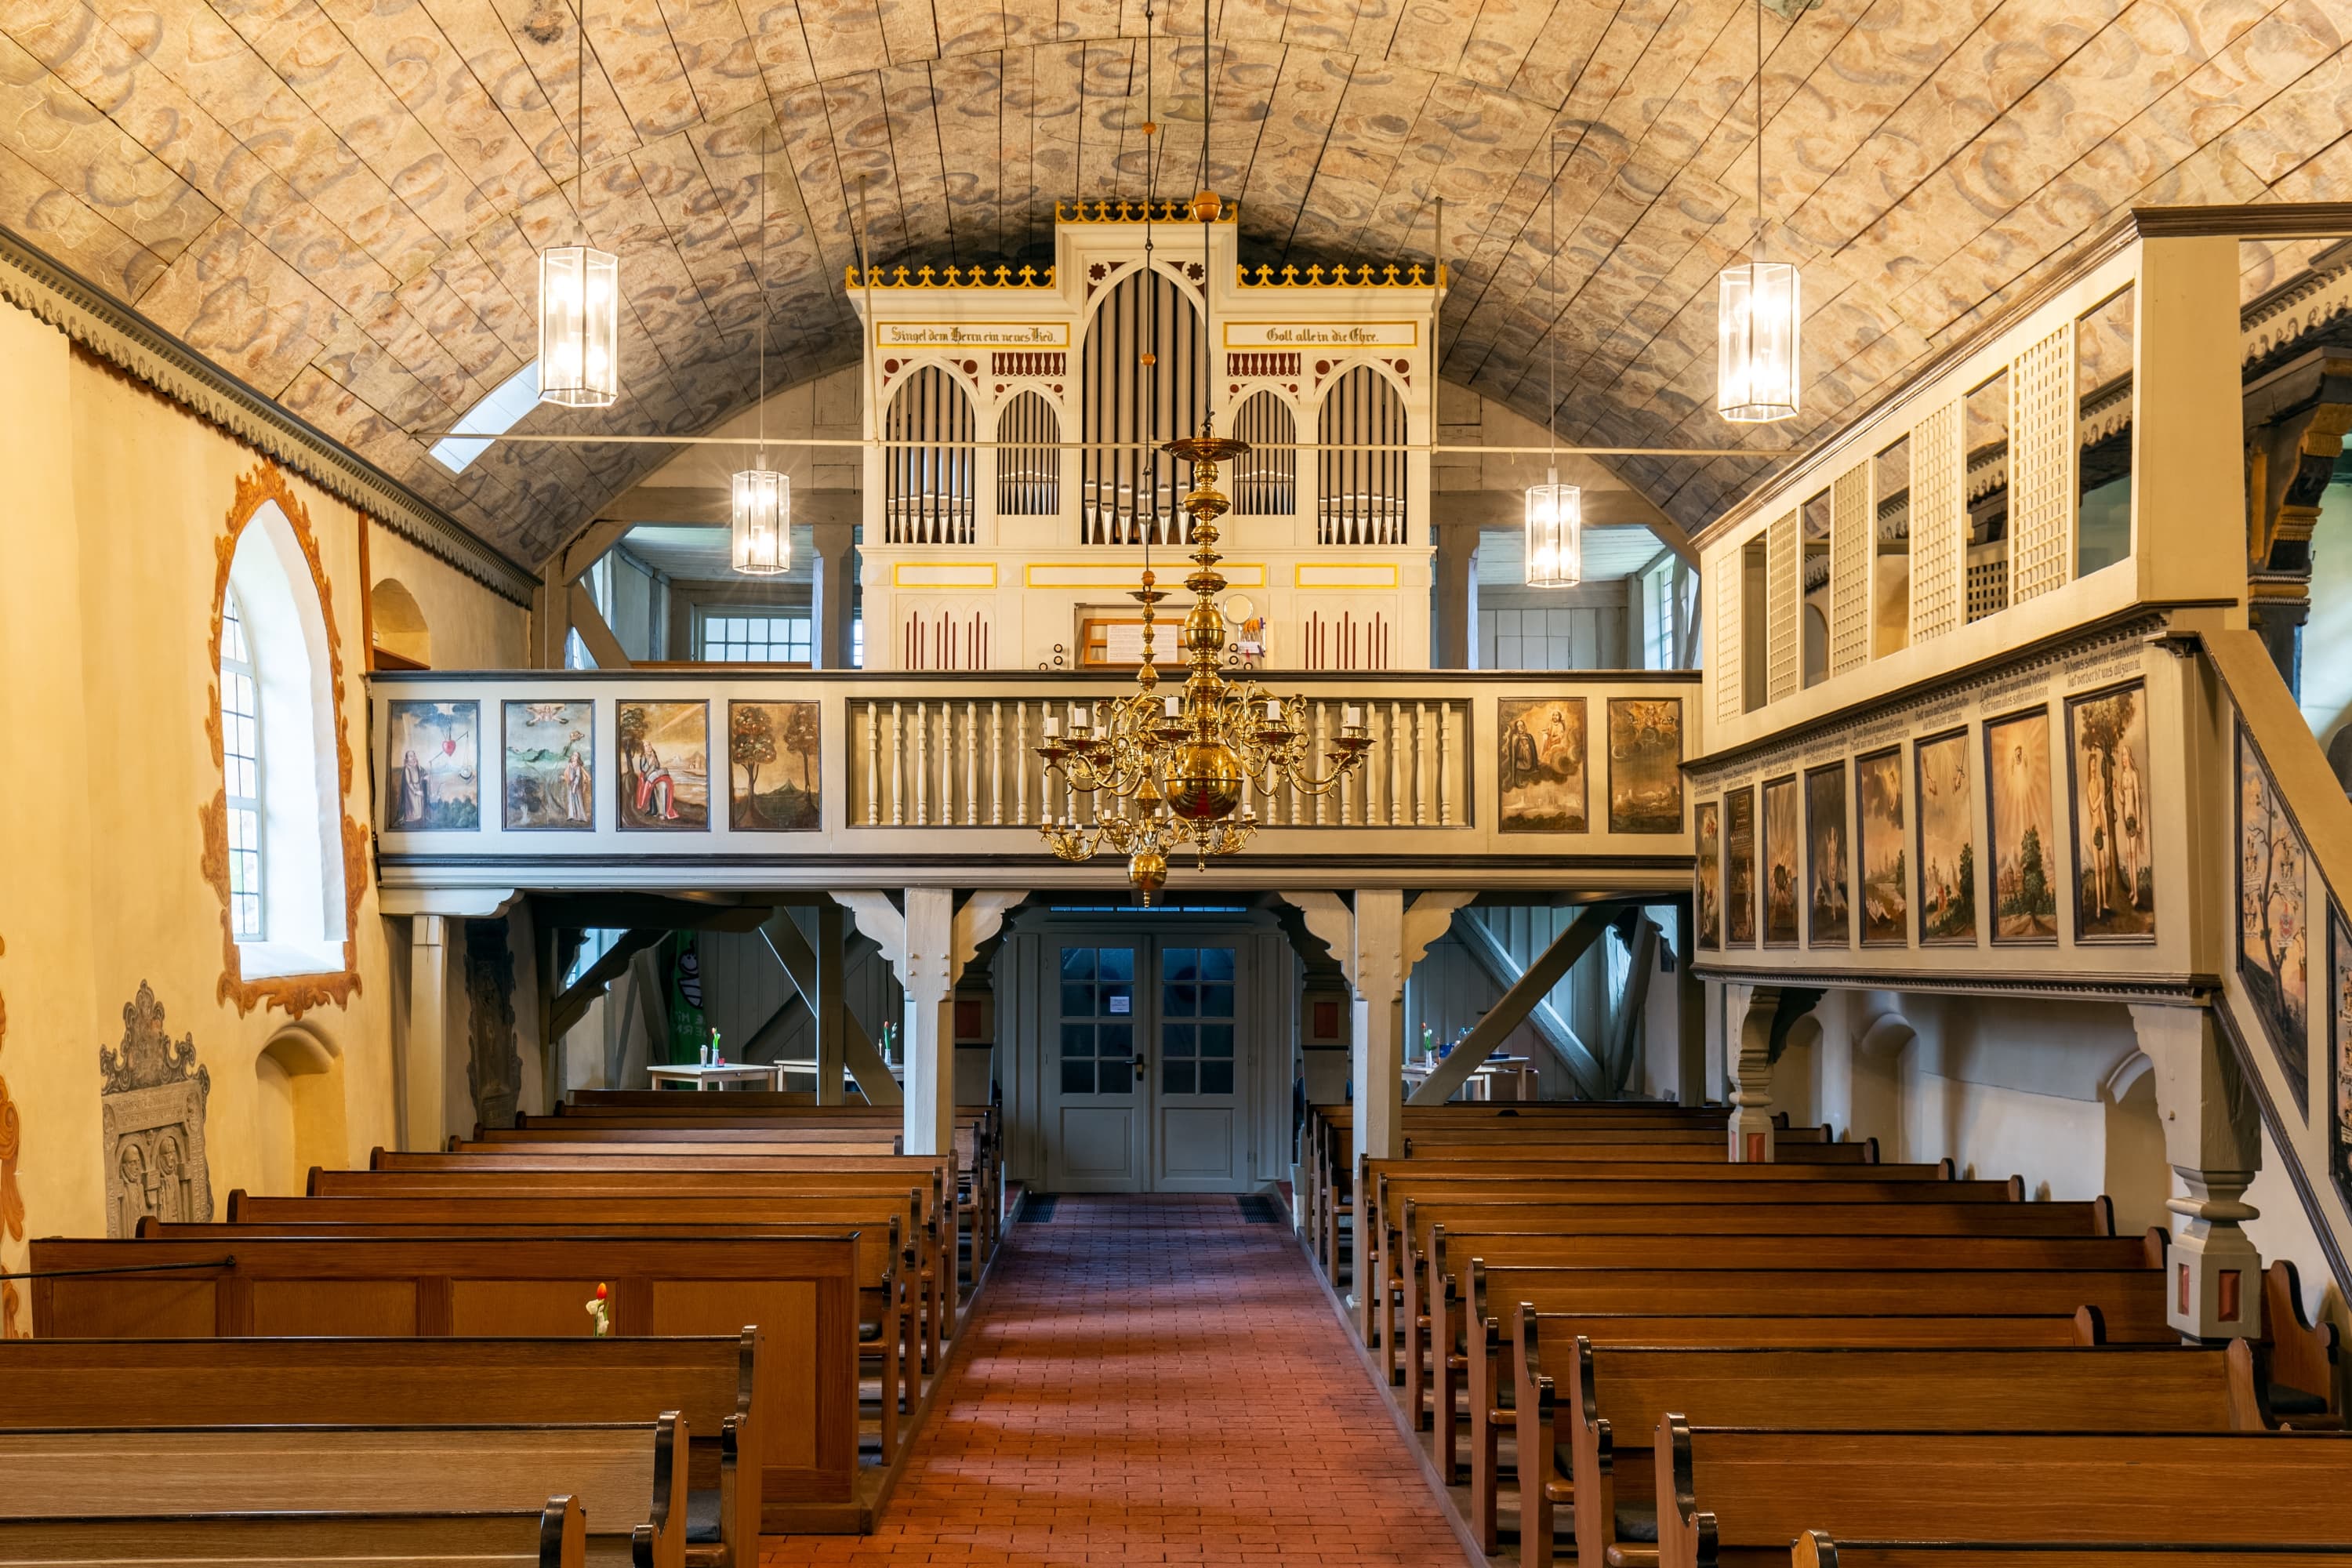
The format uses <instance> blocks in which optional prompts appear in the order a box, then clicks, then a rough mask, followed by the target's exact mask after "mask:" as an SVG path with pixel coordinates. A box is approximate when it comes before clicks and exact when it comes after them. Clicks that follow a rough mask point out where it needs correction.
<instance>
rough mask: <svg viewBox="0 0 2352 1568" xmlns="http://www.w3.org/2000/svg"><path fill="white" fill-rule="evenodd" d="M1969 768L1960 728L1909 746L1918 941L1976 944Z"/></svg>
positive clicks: (1973, 798) (1972, 798)
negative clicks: (1916, 842)
mask: <svg viewBox="0 0 2352 1568" xmlns="http://www.w3.org/2000/svg"><path fill="white" fill-rule="evenodd" d="M1970 772H1971V768H1970V765H1969V732H1968V731H1966V730H1955V731H1952V732H1951V733H1949V734H1948V735H1937V736H1935V737H1933V738H1932V739H1929V740H1925V741H1921V742H1918V743H1916V745H1914V746H1913V747H1912V748H1911V784H1912V794H1913V796H1914V798H1916V800H1917V801H1918V803H1919V942H1920V944H1921V945H1922V946H1941V947H1974V946H1975V945H1976V941H1977V850H1976V821H1977V807H1976V791H1975V789H1974V788H1973V787H1972V785H1971V784H1970V782H1969V774H1970Z"/></svg>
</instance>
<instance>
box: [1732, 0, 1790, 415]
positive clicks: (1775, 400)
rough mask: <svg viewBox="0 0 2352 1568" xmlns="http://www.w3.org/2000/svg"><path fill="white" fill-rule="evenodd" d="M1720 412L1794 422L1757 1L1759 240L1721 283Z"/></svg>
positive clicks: (1760, 3) (1785, 269)
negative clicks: (1770, 202)
mask: <svg viewBox="0 0 2352 1568" xmlns="http://www.w3.org/2000/svg"><path fill="white" fill-rule="evenodd" d="M1716 301H1717V313H1716V361H1715V366H1716V368H1715V406H1716V412H1717V413H1718V414H1720V415H1722V416H1723V417H1724V418H1726V419H1728V420H1730V421H1732V422H1733V423H1734V424H1739V425H1760V424H1764V423H1766V422H1768V421H1770V420H1774V419H1790V418H1794V417H1795V416H1796V413H1797V362H1798V351H1799V346H1800V344H1799V335H1800V331H1801V320H1802V317H1801V310H1802V301H1801V299H1800V297H1799V289H1798V279H1797V268H1796V266H1795V264H1794V263H1791V262H1787V261H1767V260H1765V259H1764V0H1756V239H1755V243H1754V245H1752V246H1751V247H1749V250H1748V259H1747V260H1746V261H1744V262H1742V263H1740V264H1739V265H1738V266H1737V267H1727V268H1724V269H1723V271H1722V272H1721V273H1720V274H1719V275H1718V276H1717V279H1716Z"/></svg>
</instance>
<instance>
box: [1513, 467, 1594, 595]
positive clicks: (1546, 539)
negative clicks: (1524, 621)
mask: <svg viewBox="0 0 2352 1568" xmlns="http://www.w3.org/2000/svg"><path fill="white" fill-rule="evenodd" d="M1527 554H1528V559H1527V584H1528V587H1530V588H1573V587H1575V586H1576V585H1577V584H1579V583H1581V582H1582V581H1584V492H1583V491H1582V490H1581V489H1579V488H1578V487H1577V486H1575V485H1564V484H1561V483H1560V482H1559V469H1558V468H1553V469H1550V470H1549V471H1548V472H1547V474H1546V476H1545V479H1544V482H1543V483H1542V484H1539V485H1529V486H1528V552H1527Z"/></svg>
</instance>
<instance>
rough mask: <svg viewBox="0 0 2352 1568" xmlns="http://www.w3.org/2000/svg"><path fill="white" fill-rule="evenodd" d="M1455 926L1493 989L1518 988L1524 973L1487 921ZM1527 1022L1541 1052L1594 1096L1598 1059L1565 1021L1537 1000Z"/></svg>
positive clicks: (1600, 1071) (1580, 1088) (1464, 947)
mask: <svg viewBox="0 0 2352 1568" xmlns="http://www.w3.org/2000/svg"><path fill="white" fill-rule="evenodd" d="M1457 923H1458V925H1459V928H1460V933H1461V934H1460V941H1461V942H1462V950H1463V951H1464V952H1466V953H1468V954H1469V955H1470V960H1471V962H1472V963H1475V964H1476V965H1477V966H1478V967H1479V968H1480V969H1481V970H1483V971H1484V972H1485V973H1486V978H1487V979H1488V980H1489V981H1490V982H1492V983H1493V984H1494V987H1495V989H1496V990H1497V991H1501V992H1507V991H1509V990H1510V988H1511V987H1512V986H1514V985H1517V984H1518V983H1519V976H1520V975H1522V974H1524V973H1526V971H1525V970H1523V969H1521V968H1520V967H1519V965H1518V963H1517V961H1516V960H1514V959H1513V958H1512V957H1511V955H1510V952H1508V951H1507V949H1506V948H1505V947H1504V946H1503V944H1502V942H1500V941H1499V940H1497V939H1496V935H1495V933H1494V932H1493V931H1490V930H1488V929H1487V927H1486V922H1485V921H1478V920H1469V921H1460V922H1457ZM1527 1022H1528V1027H1529V1028H1530V1029H1532V1030H1534V1031H1535V1036H1536V1038H1537V1039H1538V1041H1539V1042H1541V1043H1542V1045H1543V1047H1544V1049H1546V1050H1548V1051H1549V1052H1550V1053H1551V1054H1552V1058H1553V1060H1554V1061H1555V1062H1556V1063H1557V1064H1558V1066H1559V1068H1560V1069H1561V1071H1562V1074H1563V1076H1564V1077H1565V1078H1566V1079H1567V1081H1568V1082H1569V1083H1570V1084H1572V1085H1574V1086H1575V1088H1576V1089H1578V1091H1579V1092H1580V1093H1581V1094H1583V1095H1585V1096H1586V1097H1588V1098H1591V1097H1593V1096H1595V1094H1596V1092H1597V1090H1598V1089H1599V1088H1600V1085H1601V1079H1603V1078H1605V1077H1606V1076H1607V1074H1606V1073H1605V1071H1604V1070H1603V1069H1602V1068H1601V1060H1600V1058H1598V1057H1595V1056H1594V1055H1593V1054H1592V1051H1591V1047H1587V1046H1586V1045H1585V1043H1584V1042H1583V1040H1581V1039H1580V1038H1579V1037H1577V1033H1576V1031H1575V1030H1574V1029H1571V1028H1570V1027H1569V1026H1568V1022H1567V1020H1566V1019H1564V1018H1562V1017H1561V1016H1559V1014H1558V1013H1555V1012H1554V1011H1552V1005H1551V1003H1550V1002H1549V1000H1545V999H1542V998H1538V1000H1537V1002H1536V1003H1535V1005H1533V1006H1531V1007H1529V1008H1528V1018H1527Z"/></svg>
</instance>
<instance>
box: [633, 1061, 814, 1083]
mask: <svg viewBox="0 0 2352 1568" xmlns="http://www.w3.org/2000/svg"><path fill="white" fill-rule="evenodd" d="M646 1077H647V1078H649V1079H652V1080H653V1085H654V1087H655V1088H656V1089H666V1088H667V1087H668V1086H670V1085H672V1084H689V1085H691V1086H692V1087H694V1088H695V1089H725V1088H726V1087H727V1086H728V1085H730V1084H759V1085H762V1086H764V1087H766V1088H769V1089H782V1088H783V1087H784V1065H783V1063H782V1062H720V1063H717V1064H715V1065H712V1066H709V1067H705V1066H703V1065H702V1064H701V1063H698V1062H683V1063H678V1064H676V1065H667V1066H662V1067H649V1068H646Z"/></svg>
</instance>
